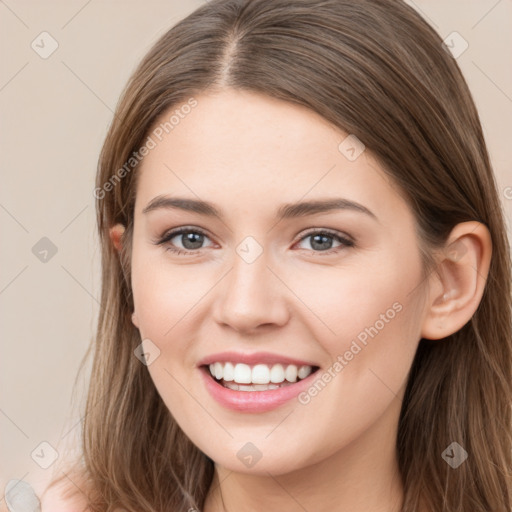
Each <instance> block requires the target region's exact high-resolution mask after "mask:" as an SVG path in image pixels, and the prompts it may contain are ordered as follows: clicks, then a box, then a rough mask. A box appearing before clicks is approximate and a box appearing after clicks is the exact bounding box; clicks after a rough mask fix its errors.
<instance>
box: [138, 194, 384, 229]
mask: <svg viewBox="0 0 512 512" xmlns="http://www.w3.org/2000/svg"><path fill="white" fill-rule="evenodd" d="M160 208H165V209H174V208H177V209H180V210H185V211H189V212H195V213H198V214H200V215H205V216H207V217H216V218H218V219H219V220H222V219H223V215H222V213H221V212H220V210H218V209H217V208H216V207H215V206H214V205H213V204H211V203H209V202H207V201H202V200H199V199H188V198H182V197H170V196H163V195H160V196H156V197H155V198H153V199H152V200H151V201H150V202H149V203H148V204H147V205H146V207H145V208H144V209H143V210H142V213H148V212H151V211H153V210H157V209H160ZM333 210H352V211H356V212H360V213H364V214H366V215H368V216H370V217H372V218H373V219H375V220H376V221H377V222H378V218H377V216H376V215H375V214H374V213H373V212H372V211H371V210H369V209H368V208H366V207H365V206H363V205H362V204H359V203H356V202H354V201H350V200H348V199H341V198H332V199H316V200H311V201H302V202H297V203H288V204H284V205H282V206H281V207H280V208H279V209H278V210H277V218H278V219H279V220H281V219H290V218H295V217H304V216H306V215H314V214H317V213H326V212H330V211H333Z"/></svg>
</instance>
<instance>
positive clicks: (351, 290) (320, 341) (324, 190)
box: [111, 89, 491, 512]
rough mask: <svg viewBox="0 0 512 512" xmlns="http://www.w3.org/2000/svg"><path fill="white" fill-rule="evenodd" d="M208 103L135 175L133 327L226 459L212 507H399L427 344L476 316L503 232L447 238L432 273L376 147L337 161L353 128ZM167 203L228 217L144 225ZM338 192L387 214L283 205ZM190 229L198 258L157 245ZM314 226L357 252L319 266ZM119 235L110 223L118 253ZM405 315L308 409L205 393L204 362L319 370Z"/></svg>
mask: <svg viewBox="0 0 512 512" xmlns="http://www.w3.org/2000/svg"><path fill="white" fill-rule="evenodd" d="M196 99H197V101H198V105H197V107H195V108H194V109H193V110H192V111H191V112H190V114H188V115H187V116H186V117H185V118H184V119H182V120H180V123H179V124H178V125H177V126H175V128H174V129H173V130H172V131H171V132H170V133H169V134H168V135H167V136H166V137H164V138H163V140H162V141H161V142H159V143H158V145H157V146H156V147H155V148H154V149H152V150H151V151H150V152H149V154H148V155H147V156H146V157H145V158H144V161H143V163H142V167H141V169H140V170H139V171H140V176H139V180H138V185H137V194H136V204H135V214H134V215H135V217H134V232H133V245H132V255H131V257H132V259H131V263H132V287H133V296H134V303H135V311H134V314H133V317H132V318H133V323H134V325H135V326H136V327H137V328H138V329H139V330H140V334H141V339H143V340H144V339H150V340H151V342H152V343H153V344H154V345H156V346H157V347H158V349H159V350H160V355H159V357H158V358H157V359H156V360H155V361H154V362H153V363H152V364H150V365H149V366H148V371H149V372H150V375H151V378H152V379H153V381H154V383H155V386H156V388H157V390H158V392H159V393H160V395H161V397H162V399H163V401H164V402H165V404H166V405H167V407H168V408H169V410H170V411H171V413H172V414H173V416H174V417H175V419H176V421H177V422H178V424H179V425H180V427H181V428H182V429H183V431H184V432H185V433H186V434H187V436H188V437H189V438H190V439H191V440H192V442H193V443H194V444H195V445H197V446H198V447H199V449H200V450H202V451H203V452H204V453H205V454H206V455H208V456H209V457H210V458H211V459H212V460H213V461H214V462H215V477H214V482H213V484H212V486H211V488H210V492H209V495H208V497H207V500H206V504H205V507H204V511H205V512H220V511H224V510H226V511H233V510H237V511H239V512H245V511H253V510H261V509H264V510H267V511H281V510H287V511H290V512H295V511H303V510H315V511H318V512H324V511H330V512H332V511H342V510H343V511H346V510H350V511H351V512H360V511H361V512H362V511H365V512H366V511H368V510H372V511H376V512H384V511H386V512H391V511H398V510H399V508H400V504H401V500H402V497H403V488H402V483H401V481H400V478H399V475H398V469H397V460H396V456H395V437H396V431H397V424H398V417H399V413H400V407H401V401H402V398H403V393H404V390H405V386H406V382H407V376H408V372H409V369H410V367H411V364H412V361H413V357H414V354H415V351H416V348H417V346H418V342H419V340H420V338H422V337H423V338H428V339H439V338H443V337H446V336H448V335H449V334H452V333H453V332H456V331H457V330H459V329H460V328H461V327H462V326H463V325H464V324H465V323H466V322H467V321H468V320H469V319H470V318H471V316H472V315H473V313H474V312H475V310H476V308H477V307H478V304H479V302H480V299H481V296H482V294H483V290H484V285H485V279H486V276H487V273H488V269H489V263H490V257H491V241H490V236H489V233H488V231H487V229H486V228H485V226H483V225H482V224H480V223H478V222H465V223H461V224H459V225H457V226H456V227H455V228H454V230H453V231H452V233H451V234H450V237H449V239H448V241H447V249H453V248H455V249H456V251H455V252H454V251H451V253H449V252H448V250H446V251H442V252H439V253H436V257H437V259H438V267H437V269H438V272H436V273H432V274H430V275H429V276H428V278H427V279H423V278H422V274H421V270H422V263H421V259H420V252H419V247H418V243H419V242H418V240H417V238H416V234H415V231H414V226H415V219H414V216H413V213H412V211H411V210H410V208H409V207H408V205H407V203H406V202H405V201H404V200H403V199H402V197H401V195H400V193H399V190H398V189H397V187H396V186H394V185H393V184H392V183H391V181H390V179H389V177H388V176H387V175H386V174H384V172H383V171H382V168H381V167H380V165H379V163H378V161H377V160H376V159H375V158H374V157H372V155H371V154H370V151H369V150H366V151H364V152H363V153H362V154H361V155H360V156H359V157H358V158H357V159H356V160H355V161H349V160H348V159H347V158H346V157H345V155H344V154H342V153H341V152H340V151H339V150H338V146H339V144H340V142H342V141H343V139H344V138H345V137H346V136H347V134H346V133H343V132H342V131H340V130H339V129H337V128H335V127H333V126H332V125H330V124H329V123H328V122H326V121H325V120H324V119H323V118H322V117H320V116H319V115H317V114H316V113H314V112H311V111H309V110H307V109H305V108H303V107H299V106H296V105H292V104H288V103H286V102H282V101H278V100H275V99H272V98H268V97H265V96H263V95H259V94H254V93H249V92H240V91H233V90H229V89H224V90H222V91H221V92H216V93H208V94H207V93H203V94H201V95H198V96H196ZM175 108H176V107H174V108H173V109H171V110H175ZM168 116H169V114H168V113H166V114H165V115H163V116H162V120H163V119H164V118H168ZM157 124H158V123H157ZM161 194H166V195H172V196H180V197H188V198H192V199H197V198H200V199H202V200H206V201H209V202H212V203H214V205H215V206H216V207H217V208H218V209H219V210H221V211H222V213H223V215H224V218H223V220H222V221H221V220H218V219H215V218H209V217H206V216H204V215H201V214H198V213H195V212H186V211H181V210H177V209H164V208H162V209H158V210H153V211H151V212H148V213H143V209H144V208H145V206H146V205H147V204H148V203H149V202H150V201H151V200H152V199H153V198H154V197H156V196H158V195H161ZM335 197H343V198H346V199H350V200H352V201H356V202H358V203H360V204H362V205H364V206H365V207H366V208H368V209H370V210H371V211H372V212H373V213H374V214H375V216H376V217H377V220H375V219H373V218H372V217H371V216H369V215H365V214H362V213H359V212H356V211H349V210H335V211H331V212H327V213H320V214H314V215H309V216H306V217H298V218H292V219H285V220H281V221H279V222H278V221H277V219H276V216H275V213H276V210H277V208H278V207H279V206H281V205H282V204H283V203H291V202H296V201H300V200H313V199H320V198H322V199H325V198H335ZM180 226H190V227H191V230H192V231H193V228H201V229H202V230H203V231H205V232H206V234H207V236H206V237H205V238H204V239H203V244H202V246H201V245H199V246H200V247H201V248H200V249H189V250H190V251H195V252H196V253H197V254H195V255H194V254H189V255H177V254H174V253H172V252H170V251H167V250H166V247H172V245H173V244H174V246H175V247H178V248H181V249H183V248H184V247H190V245H187V246H185V245H184V244H186V243H187V241H186V240H185V241H184V237H183V236H182V235H177V236H175V237H174V238H173V239H172V242H171V241H169V242H167V244H166V245H165V246H162V245H156V244H155V243H154V241H155V239H158V237H160V236H161V235H163V234H164V233H166V232H169V231H170V230H171V229H173V228H178V227H180ZM310 228H317V229H316V230H317V231H321V230H322V229H330V230H335V231H337V232H339V234H340V235H342V236H344V235H348V236H349V237H352V239H353V240H354V241H355V245H354V246H352V247H349V246H344V245H342V244H341V243H340V242H339V241H337V239H336V238H329V239H328V241H329V242H331V247H330V248H329V249H327V250H329V251H330V250H332V251H337V252H333V253H332V254H329V255H325V254H322V248H318V245H317V244H316V245H315V241H314V239H313V237H312V236H306V235H307V234H309V233H305V231H306V230H308V229H310ZM122 233H123V226H121V225H116V226H114V227H112V229H111V239H112V243H113V244H114V245H115V247H116V248H118V249H119V248H120V247H121V243H122V238H121V237H122ZM247 236H252V237H253V238H254V239H255V240H256V241H257V243H258V244H259V245H260V246H261V248H262V249H263V252H262V254H261V255H260V256H259V257H258V258H257V259H256V260H255V261H254V262H252V263H250V264H249V263H247V262H246V261H245V260H244V259H243V258H241V257H240V256H239V255H238V254H237V252H236V248H237V246H238V245H239V244H240V243H241V242H242V241H243V240H244V239H245V237H247ZM325 250H326V249H324V251H325ZM457 251H458V252H457ZM394 303H399V304H400V305H401V306H402V309H401V311H400V312H399V313H397V314H396V315H395V316H394V318H393V319H392V320H389V321H388V322H386V323H385V326H384V328H382V329H381V330H379V332H378V334H377V335H375V336H374V337H373V338H369V339H368V343H367V345H366V346H365V347H364V349H363V350H361V351H360V352H359V353H357V355H355V356H354V357H353V359H352V360H350V361H349V362H348V364H347V365H346V366H344V368H343V370H342V371H340V372H338V373H337V374H336V376H335V377H334V378H332V379H331V381H330V382H329V383H328V385H327V386H325V388H324V389H323V390H322V391H321V392H320V393H318V394H317V396H315V397H314V398H312V399H311V401H310V402H309V403H307V404H306V405H303V404H301V403H299V402H298V401H297V400H291V401H289V402H288V403H286V404H284V405H282V406H280V407H279V408H277V409H274V410H272V411H268V412H264V413H244V412H235V411H231V410H228V409H225V408H224V407H222V406H221V405H220V404H218V403H217V402H216V401H214V400H213V399H212V398H211V396H210V395H209V393H208V391H207V390H206V388H205V386H204V384H203V381H202V379H201V375H200V373H199V370H198V368H197V364H198V361H199V360H200V359H201V358H203V357H205V356H206V355H210V354H213V353H217V352H221V351H225V350H238V351H242V352H247V353H251V352H256V351H267V352H271V353H277V354H285V355H290V356H292V357H296V358H300V359H304V360H310V361H315V362H316V364H317V365H318V366H319V367H320V370H319V371H320V374H321V373H322V372H325V371H326V370H327V369H328V368H329V367H331V366H332V364H333V362H335V361H336V359H337V357H338V355H343V354H345V352H346V351H347V350H349V348H350V346H351V343H352V341H353V340H354V339H356V337H357V336H358V334H360V333H361V332H362V331H364V329H365V327H369V326H372V325H375V323H376V321H377V320H379V318H381V316H380V315H381V314H385V313H386V311H387V310H389V309H390V308H392V305H393V304H394ZM247 442H251V443H253V444H254V445H255V446H256V447H257V448H258V450H259V451H260V452H261V454H262V456H261V459H260V460H259V461H258V462H257V463H256V464H255V465H254V466H252V467H251V468H248V467H246V466H245V465H244V464H243V463H242V462H241V460H239V458H238V457H237V452H238V451H239V450H240V449H241V448H242V447H243V446H244V445H245V444H246V443H247ZM219 482H220V485H219Z"/></svg>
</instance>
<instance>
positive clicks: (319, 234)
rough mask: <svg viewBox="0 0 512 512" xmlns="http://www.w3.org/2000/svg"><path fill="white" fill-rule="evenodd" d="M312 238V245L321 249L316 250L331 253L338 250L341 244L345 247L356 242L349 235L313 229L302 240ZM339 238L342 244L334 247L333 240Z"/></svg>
mask: <svg viewBox="0 0 512 512" xmlns="http://www.w3.org/2000/svg"><path fill="white" fill-rule="evenodd" d="M308 238H309V239H310V240H311V241H310V246H311V247H313V248H314V247H316V248H317V249H319V250H318V251H317V250H315V251H314V252H323V253H327V254H330V253H332V252H337V249H338V248H339V247H340V246H341V247H343V246H345V247H353V245H354V242H353V241H352V240H350V239H349V238H347V237H344V236H341V235H339V234H337V233H331V232H329V231H313V232H310V233H308V234H307V235H305V236H303V237H302V238H301V239H300V241H302V240H306V239H308ZM333 239H334V240H337V241H338V242H339V243H340V245H339V246H338V247H337V248H334V249H333V250H331V249H332V240H333Z"/></svg>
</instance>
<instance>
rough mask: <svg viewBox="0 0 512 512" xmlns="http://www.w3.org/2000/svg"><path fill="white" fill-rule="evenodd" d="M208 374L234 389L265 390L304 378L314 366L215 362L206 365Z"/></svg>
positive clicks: (226, 386) (287, 384)
mask: <svg viewBox="0 0 512 512" xmlns="http://www.w3.org/2000/svg"><path fill="white" fill-rule="evenodd" d="M208 368H209V370H210V374H211V376H212V377H214V378H215V379H216V380H217V381H218V382H219V383H220V384H222V386H224V387H225V388H229V389H232V390H235V391H267V390H271V389H279V388H281V387H285V386H289V385H291V384H293V383H295V382H297V381H298V380H303V379H305V378H306V377H307V376H308V375H310V374H311V373H312V372H313V369H314V367H312V366H309V365H302V366H297V365H295V364H287V365H282V364H273V365H269V364H256V365H253V366H251V365H248V364H244V363H231V362H215V363H211V364H210V365H209V366H208Z"/></svg>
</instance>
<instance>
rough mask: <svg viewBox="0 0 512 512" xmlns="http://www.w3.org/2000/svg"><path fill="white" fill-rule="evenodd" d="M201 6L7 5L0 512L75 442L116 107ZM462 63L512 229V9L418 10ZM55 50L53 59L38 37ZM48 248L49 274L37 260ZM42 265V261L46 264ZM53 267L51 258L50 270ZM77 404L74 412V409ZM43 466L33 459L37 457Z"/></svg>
mask: <svg viewBox="0 0 512 512" xmlns="http://www.w3.org/2000/svg"><path fill="white" fill-rule="evenodd" d="M201 3H202V0H187V1H177V0H167V1H156V0H151V1H144V2H142V1H141V2H136V1H134V0H131V1H125V2H121V1H117V0H109V1H100V0H89V1H86V0H73V1H69V0H66V1H64V0H60V1H49V0H47V1H45V2H36V1H35V0H32V1H15V0H5V1H3V0H0V23H1V25H0V27H1V28H0V42H1V48H2V50H1V52H2V66H1V70H0V119H1V125H0V126H1V128H0V129H1V151H0V158H1V169H2V187H1V189H0V224H1V233H2V243H1V261H0V308H1V312H2V322H1V324H0V325H1V340H2V352H1V353H2V357H1V360H0V361H1V363H0V364H1V368H0V500H2V501H0V510H1V509H3V506H4V504H5V502H4V500H3V496H4V486H5V483H6V482H7V480H9V479H11V478H19V479H25V480H27V481H29V482H30V483H32V484H33V485H34V487H35V488H36V490H38V491H39V490H40V489H41V487H42V485H43V482H44V481H45V480H47V479H48V478H49V477H50V476H51V474H52V472H53V471H56V470H57V467H58V466H57V464H52V465H51V466H50V467H49V468H48V469H43V468H41V467H40V466H39V465H38V464H37V463H36V461H38V462H40V463H44V462H47V463H48V462H51V453H52V452H51V449H50V448H48V446H46V445H43V446H40V443H41V442H46V443H49V444H50V445H51V446H53V447H54V448H55V449H56V450H57V452H58V454H59V456H60V458H61V459H62V457H64V455H65V454H66V453H68V454H69V453H70V452H69V450H70V449H71V447H72V446H73V445H75V444H76V443H77V442H78V441H77V440H78V436H79V433H80V407H81V405H82V403H83V397H84V389H85V386H84V384H85V383H86V378H87V375H88V371H89V365H87V366H86V368H85V373H82V378H81V379H80V380H79V386H78V388H77V389H78V393H77V395H76V396H75V399H74V400H73V396H72V386H73V383H74V380H75V377H76V375H77V370H78V366H79V363H80V361H81V359H82V357H83V355H84V353H85V351H86V348H87V346H88V344H89V341H90V339H91V338H92V336H93V332H94V327H95V323H96V319H97V313H98V309H99V305H98V297H99V294H100V289H99V271H100V269H99V252H98V245H97V240H96V235H95V217H94V198H93V195H92V191H93V188H94V176H95V168H96V163H97V158H98V154H99V150H100V147H101V144H102V141H103V138H104V136H105V134H106V131H107V127H108V125H109V123H110V120H111V118H112V111H113V109H114V108H115V105H116V103H117V100H118V97H119V94H120V92H121V90H122V88H123V86H124V85H125V82H126V81H127V79H128V77H129V75H130V73H131V72H132V71H133V69H134V67H135V65H136V64H137V63H138V61H139V60H140V59H141V58H142V56H143V55H144V54H145V53H146V52H147V50H148V49H149V48H150V46H151V45H152V44H153V43H154V42H155V41H156V39H157V38H158V37H159V36H160V35H162V34H163V33H164V32H165V31H166V30H167V29H168V28H170V27H171V26H172V25H173V24H174V23H175V22H176V21H177V20H179V19H180V18H182V17H184V16H185V15H186V14H188V13H189V12H191V11H193V10H194V9H195V8H196V7H197V6H199V5H201ZM409 3H410V4H411V5H413V6H414V7H415V8H416V9H417V10H418V11H419V12H420V13H421V14H422V15H423V16H424V17H425V18H426V19H427V20H428V21H429V22H430V23H431V24H432V25H433V26H434V28H435V29H436V30H437V31H438V32H439V34H440V35H441V36H442V37H443V38H444V37H446V36H448V35H449V34H451V33H452V32H453V31H457V32H458V33H459V34H461V36H462V37H463V38H464V39H465V40H466V41H467V42H468V43H469V47H468V48H467V50H466V51H465V52H464V53H462V55H460V57H458V59H457V60H458V62H459V65H460V66H461V68H462V70H463V72H464V74H465V76H466V78H467V80H468V82H469V85H470V88H471V90H472V92H473V94H474V98H475V101H476V104H477V107H478V109H479V111H480V114H481V119H482V123H483V126H484V131H485V135H486V138H487V142H488V147H489V151H490V154H491V158H492V162H493V164H494V168H495V172H496V176H497V180H498V183H499V188H500V194H501V198H502V201H503V205H504V208H505V212H506V215H507V223H508V229H509V234H512V231H511V228H510V226H511V219H512V188H507V187H512V171H511V168H510V165H511V162H512V142H511V133H512V68H511V66H510V62H511V57H512V1H511V0H500V1H496V0H478V1H477V0H473V1H462V0H449V1H447V0H435V1H428V0H415V1H414V2H412V1H409ZM43 31H46V32H48V33H49V34H50V35H51V37H52V38H54V39H55V40H56V41H57V43H58V48H57V50H56V51H55V52H54V53H53V54H52V55H50V56H49V57H48V58H46V59H43V58H41V57H40V55H39V54H38V53H36V51H35V50H34V49H32V47H31V44H32V41H34V40H35V43H34V45H36V44H39V47H37V46H36V48H37V49H38V51H39V52H43V51H48V50H49V49H50V48H51V40H50V39H49V38H48V37H49V36H41V37H43V38H46V39H44V47H43V44H42V43H41V42H40V41H41V37H38V36H39V34H41V32H43ZM43 237H47V238H48V239H50V240H51V241H52V243H53V244H54V245H55V247H56V249H57V252H56V254H55V255H53V256H51V253H49V254H48V256H47V258H48V261H47V262H42V261H40V260H39V259H38V258H37V257H36V255H35V254H34V253H33V252H32V248H33V246H34V245H35V244H36V243H38V241H39V240H40V239H41V238H43ZM41 256H42V255H41ZM50 256H51V257H50ZM72 403H74V404H75V405H74V406H73V407H72ZM34 450H35V453H34V459H33V458H32V457H31V453H33V452H34Z"/></svg>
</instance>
